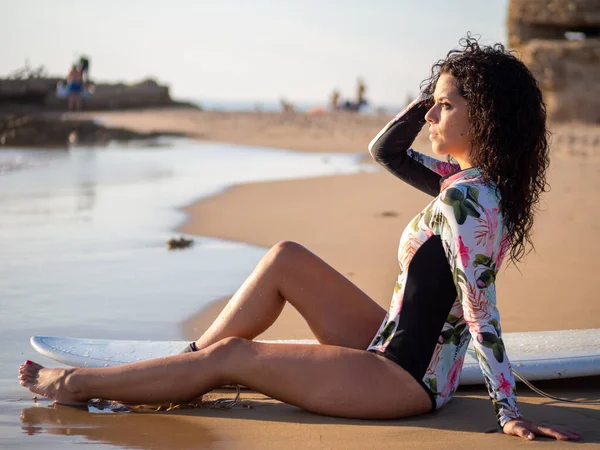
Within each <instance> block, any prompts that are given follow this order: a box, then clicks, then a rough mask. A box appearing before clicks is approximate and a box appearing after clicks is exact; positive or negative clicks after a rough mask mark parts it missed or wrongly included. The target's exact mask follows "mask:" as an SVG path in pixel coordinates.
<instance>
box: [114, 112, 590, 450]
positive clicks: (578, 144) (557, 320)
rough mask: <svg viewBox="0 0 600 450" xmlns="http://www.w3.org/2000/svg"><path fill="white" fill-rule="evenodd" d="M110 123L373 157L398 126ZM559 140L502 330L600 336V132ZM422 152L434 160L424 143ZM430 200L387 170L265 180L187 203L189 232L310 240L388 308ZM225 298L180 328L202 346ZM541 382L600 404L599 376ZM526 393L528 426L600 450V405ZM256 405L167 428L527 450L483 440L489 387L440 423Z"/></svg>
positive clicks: (375, 120)
mask: <svg viewBox="0 0 600 450" xmlns="http://www.w3.org/2000/svg"><path fill="white" fill-rule="evenodd" d="M103 117H104V120H105V121H106V122H107V123H108V124H114V125H115V126H123V127H129V128H132V129H135V130H137V131H178V132H184V133H187V134H188V135H191V136H194V137H197V138H202V139H208V140H213V141H223V142H231V143H240V144H248V145H261V146H267V147H269V146H270V147H279V148H288V149H295V150H300V151H340V152H361V153H364V154H366V147H367V144H368V142H369V140H370V139H371V138H372V137H373V136H374V135H375V134H376V133H377V132H378V131H379V129H380V128H381V127H382V126H383V125H384V124H385V123H386V121H387V120H389V117H383V116H379V117H361V116H356V115H351V114H335V115H328V114H326V115H323V116H306V115H302V114H299V115H288V116H285V115H281V114H258V113H218V112H200V111H190V110H185V109H178V110H165V111H144V112H117V113H108V114H104V115H103ZM554 130H555V131H556V132H557V136H556V137H555V140H554V142H555V145H554V147H553V153H552V163H551V170H550V173H549V179H548V181H549V183H550V185H551V186H552V190H551V191H550V192H549V193H547V194H546V195H545V196H544V198H543V202H542V205H541V207H542V211H541V212H540V214H539V217H538V220H537V223H536V226H535V234H534V240H535V241H534V242H535V244H536V252H535V253H531V254H530V255H529V256H527V257H526V259H525V261H524V263H523V264H522V265H521V266H520V267H519V270H517V269H515V268H509V269H505V270H503V271H502V272H501V274H500V276H499V279H498V304H499V309H500V311H501V314H502V326H503V330H504V331H528V330H557V329H569V328H600V306H599V303H598V301H597V295H598V292H599V291H600V277H598V276H597V272H598V269H599V267H600V265H599V264H598V262H597V255H598V254H600V239H598V233H599V232H600V210H599V208H598V207H597V204H598V194H600V158H599V155H600V139H599V136H600V128H599V127H589V126H584V125H580V124H578V125H572V124H571V125H566V126H560V127H559V126H557V127H555V128H554ZM414 148H415V149H417V150H419V151H424V152H426V153H427V152H428V148H429V144H428V141H427V140H426V138H424V136H423V135H421V136H419V138H418V139H417V141H416V142H415V145H414ZM428 201H429V200H428V198H427V196H426V195H425V194H421V193H419V192H417V191H416V190H414V189H413V188H411V187H409V186H407V185H405V184H403V183H401V182H399V181H397V180H396V179H394V178H393V177H392V176H390V175H389V174H387V173H386V172H384V171H381V172H377V173H362V174H357V175H352V176H336V177H326V178H319V179H310V180H292V181H282V182H274V183H255V184H248V185H241V186H234V187H232V188H230V189H229V190H228V191H226V192H224V193H223V194H220V195H218V196H215V197H212V198H208V199H204V200H202V201H199V202H197V203H195V204H192V205H190V206H189V207H188V208H187V212H188V213H189V220H188V221H187V223H185V224H184V225H183V227H182V228H181V229H182V231H184V232H186V233H192V234H199V235H205V236H213V237H219V238H225V239H230V240H235V241H244V242H249V243H253V244H258V245H262V246H265V247H269V246H271V245H273V244H275V243H276V242H278V241H281V240H293V241H297V242H300V243H302V244H303V245H305V246H306V247H308V248H309V249H311V250H312V251H314V252H315V253H317V254H318V255H320V256H321V257H322V258H323V259H325V260H326V261H327V262H329V263H330V264H331V265H332V266H334V267H335V268H336V269H338V270H339V271H340V272H342V273H343V274H345V275H346V276H347V277H348V278H349V279H350V280H352V281H353V282H355V283H356V284H357V285H358V286H359V287H360V288H361V289H363V290H364V291H365V292H366V293H367V294H369V295H370V296H371V297H372V298H373V299H375V300H376V301H377V302H378V303H380V304H381V305H383V306H385V307H387V305H388V303H389V301H390V298H391V293H392V289H393V286H394V281H395V278H396V276H397V261H396V251H397V244H398V239H399V237H400V234H401V233H402V230H403V229H404V227H405V225H406V224H407V222H408V221H409V220H410V219H411V218H412V217H413V216H414V215H415V214H416V213H417V212H419V211H420V210H421V209H422V207H423V205H424V204H426V202H428ZM224 301H225V300H223V301H221V302H217V303H215V304H214V305H213V306H211V307H209V308H208V309H206V310H204V311H201V312H200V313H199V314H198V315H197V316H196V317H192V318H190V319H189V320H187V321H186V322H185V323H184V324H183V326H184V332H185V334H186V336H187V337H188V338H190V339H191V338H196V337H198V335H199V334H200V333H201V332H202V331H203V330H204V329H205V328H206V326H207V325H208V324H209V323H210V321H212V319H213V318H214V317H215V316H216V315H217V314H218V312H219V311H220V309H221V308H222V306H223V302H224ZM262 337H265V338H304V337H311V335H310V331H309V329H308V327H307V326H306V325H305V324H304V322H303V321H302V319H301V317H300V316H299V315H298V314H297V313H296V312H295V311H293V310H291V309H290V308H286V310H285V311H284V314H283V315H282V317H281V318H280V320H279V321H278V322H277V323H276V325H275V326H274V327H273V328H272V329H270V330H269V331H267V332H266V333H265V334H264V335H263V336H262ZM544 386H546V387H548V389H551V390H552V392H553V393H554V394H556V395H561V396H568V397H572V398H579V399H598V398H600V377H597V378H590V379H587V380H584V381H581V380H577V381H571V382H564V381H563V382H562V383H556V382H555V383H551V384H544ZM519 393H520V406H521V409H522V411H523V413H524V415H525V416H526V417H528V418H530V419H533V420H544V421H548V422H551V423H556V424H561V425H567V426H571V427H572V428H574V429H577V430H578V431H580V432H582V433H583V436H584V441H585V442H588V443H595V444H598V443H600V407H598V406H583V405H560V404H558V403H556V402H550V401H547V400H545V399H542V398H540V397H538V396H537V395H535V394H531V393H530V392H529V391H528V390H527V388H525V387H524V386H520V388H519ZM252 402H254V403H253V405H254V407H253V408H252V409H248V408H243V407H237V408H235V409H234V410H233V411H228V412H210V413H204V412H201V413H198V412H197V411H193V412H186V413H185V414H181V415H180V414H172V415H171V417H172V418H173V420H172V421H171V422H169V423H171V424H172V425H170V426H166V430H169V429H170V430H171V431H172V433H173V435H176V434H177V433H178V429H179V428H181V427H184V428H185V427H186V426H189V427H197V428H198V432H199V433H200V434H199V438H200V439H202V438H201V436H205V437H206V439H207V441H206V444H207V446H210V444H209V441H210V443H212V444H214V446H215V447H216V448H235V447H237V446H239V447H246V448H323V447H324V448H340V449H342V448H371V447H373V448H397V447H398V446H399V445H400V446H402V447H407V448H412V447H418V448H429V447H434V446H435V447H437V446H439V447H442V446H443V447H446V448H447V447H452V446H459V445H460V446H466V447H484V446H485V447H496V446H497V447H501V446H502V447H506V446H510V447H512V446H518V445H530V444H529V443H526V442H524V441H521V440H518V439H516V438H509V437H503V436H501V435H499V434H494V435H484V434H483V433H486V432H487V431H489V430H495V427H494V424H495V422H494V414H493V409H492V406H491V403H490V402H489V400H488V399H487V395H486V393H485V390H484V389H483V388H475V389H461V391H459V393H458V395H457V398H456V399H455V400H454V401H453V402H451V403H450V404H449V405H448V406H447V407H445V408H443V409H442V410H440V411H438V412H436V413H435V414H433V415H429V416H426V417H420V418H415V419H410V420H402V421H391V422H382V421H368V422H367V421H347V420H339V419H332V418H326V417H320V416H316V415H312V414H309V413H306V412H303V411H300V410H298V409H297V408H293V407H290V406H288V405H284V404H281V403H278V402H274V401H272V400H265V399H262V400H261V399H260V397H257V398H256V399H254V400H252ZM175 419H181V420H175ZM254 421H259V423H260V426H256V424H255V423H254ZM145 426H147V427H148V428H151V425H149V424H146V425H145ZM114 432H115V433H117V432H118V431H114ZM174 439H176V438H174ZM190 439H193V438H190ZM190 442H191V441H190ZM545 445H552V444H545ZM554 445H559V444H558V443H556V444H554ZM560 445H563V444H560ZM563 446H564V445H563ZM183 447H185V445H183V446H182V447H181V448H183ZM173 448H177V447H176V446H173Z"/></svg>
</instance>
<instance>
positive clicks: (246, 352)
mask: <svg viewBox="0 0 600 450" xmlns="http://www.w3.org/2000/svg"><path fill="white" fill-rule="evenodd" d="M251 345H252V341H250V340H248V339H244V338H240V337H227V338H225V339H221V340H220V341H218V342H217V343H215V344H213V345H211V346H210V347H208V348H207V350H208V351H209V352H210V353H211V357H212V358H214V359H216V361H215V365H216V366H217V367H219V369H220V370H219V372H220V374H219V375H220V376H219V378H220V380H219V381H220V383H221V384H233V383H236V382H237V381H236V376H235V375H236V373H237V372H238V370H239V367H240V364H241V365H242V366H244V365H247V364H248V362H249V361H250V360H251V358H250V353H251V351H252V350H251Z"/></svg>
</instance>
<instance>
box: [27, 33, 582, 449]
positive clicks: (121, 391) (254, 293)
mask: <svg viewBox="0 0 600 450" xmlns="http://www.w3.org/2000/svg"><path fill="white" fill-rule="evenodd" d="M425 122H427V123H428V124H429V131H430V139H431V142H432V147H433V150H434V152H435V153H436V154H439V155H449V156H451V157H452V158H453V161H454V162H452V163H450V162H449V163H446V162H441V161H437V160H434V159H432V158H429V157H426V156H424V155H421V154H418V153H416V152H414V151H412V150H410V149H409V148H408V147H409V145H410V144H411V143H412V141H413V140H414V138H415V136H416V135H417V133H418V132H419V130H420V129H421V128H422V126H423V125H424V124H425ZM370 151H371V154H372V155H373V157H374V158H375V159H376V160H377V161H379V162H380V163H381V164H383V165H384V166H385V167H386V168H387V169H388V170H390V171H391V172H392V173H394V174H395V175H397V176H398V177H400V178H401V179H403V180H404V181H406V182H408V183H410V184H412V185H413V186H415V187H417V188H419V189H421V190H422V191H424V192H427V193H429V194H431V195H432V196H434V197H435V198H434V199H433V201H432V202H431V203H430V204H429V205H428V206H427V207H426V208H425V209H424V210H423V212H422V213H420V214H419V215H418V216H417V217H415V219H414V220H413V221H412V222H411V223H410V224H409V226H408V227H407V228H406V230H405V231H404V233H403V235H402V238H401V241H400V249H399V260H400V275H399V277H398V282H397V284H396V288H395V289H394V295H393V297H392V304H391V307H390V310H389V311H388V312H387V314H386V312H385V311H384V310H383V309H382V308H381V307H380V306H378V305H377V304H376V303H375V302H374V301H373V300H371V299H370V298H369V297H368V296H367V295H366V294H364V293H363V292H362V291H360V290H359V289H358V288H357V287H356V286H354V285H353V284H352V283H351V282H350V281H349V280H347V279H346V278H345V277H344V276H342V275H341V274H340V273H338V272H337V271H335V270H334V269H333V268H331V267H330V266H328V265H327V264H326V263H325V262H323V261H322V260H321V259H319V258H318V257H317V256H315V255H314V254H312V253H310V252H309V251H308V250H306V249H305V248H303V247H301V246H300V245H298V244H295V243H291V242H282V243H279V244H277V245H275V246H274V247H273V248H272V249H271V250H270V251H269V252H268V253H267V254H266V255H265V257H264V258H263V259H262V260H261V262H260V263H259V264H258V266H257V267H256V268H255V270H254V271H253V272H252V274H251V275H250V276H249V277H248V279H247V280H246V281H245V282H244V284H243V285H242V286H241V288H240V289H239V290H238V291H237V292H236V294H235V295H234V296H233V298H232V299H231V300H230V302H229V303H228V305H227V306H226V307H225V309H224V310H223V312H222V313H221V314H220V316H219V317H218V318H217V320H216V321H215V322H214V323H213V324H212V325H211V326H210V327H209V329H208V330H207V331H206V332H205V333H204V335H203V336H201V337H200V339H199V340H198V341H196V342H193V343H191V344H190V346H189V348H188V349H186V350H185V351H184V352H183V353H182V354H181V355H176V356H172V357H168V358H163V359H159V360H152V361H147V362H142V363H137V364H132V365H128V366H121V367H114V368H106V369H45V368H42V367H41V366H40V365H38V364H35V363H31V362H30V361H27V362H26V364H24V365H23V366H21V368H20V376H19V378H20V382H21V384H22V385H23V386H26V387H28V388H29V389H30V390H31V391H32V392H35V393H37V394H40V395H43V396H46V397H50V398H52V399H54V400H56V401H57V402H61V403H76V402H81V401H86V400H88V399H90V398H108V399H115V400H120V401H124V402H132V403H160V402H171V401H173V402H174V401H186V400H190V399H193V398H196V397H198V396H199V395H201V394H203V393H205V392H208V391H210V390H211V389H213V388H215V387H218V386H221V385H224V384H234V383H238V384H243V385H245V386H248V387H250V388H253V389H255V390H257V391H259V392H262V393H264V394H266V395H268V396H270V397H273V398H276V399H279V400H281V401H284V402H287V403H291V404H294V405H297V406H300V407H302V408H305V409H307V410H309V411H313V412H316V413H319V414H326V415H333V416H341V417H349V418H365V419H367V418H369V419H387V418H400V417H408V416H413V415H417V414H424V413H426V412H429V411H431V410H433V409H436V408H440V407H441V406H443V405H444V404H445V403H447V402H448V400H450V398H451V397H452V395H453V393H454V391H455V389H456V387H457V385H458V379H459V375H460V371H461V368H462V362H463V358H464V355H465V352H466V348H467V345H468V343H469V341H470V338H471V336H473V338H474V347H475V349H476V353H477V356H478V358H479V361H480V365H481V368H482V370H483V373H484V376H485V380H486V383H487V385H488V388H489V393H490V396H491V398H492V401H493V403H494V406H495V408H496V413H497V417H498V423H499V425H500V426H501V427H502V429H503V431H504V433H506V434H512V435H518V436H521V437H524V438H528V439H533V436H534V434H539V435H547V436H551V437H555V438H557V439H577V438H578V437H579V436H578V434H577V433H574V432H572V431H569V430H564V429H558V428H554V427H550V426H542V425H536V424H534V423H532V422H529V421H526V420H524V419H523V418H522V417H521V416H520V413H519V411H518V409H517V406H516V396H515V389H514V387H515V383H514V379H513V377H512V374H511V370H510V365H509V362H508V358H507V356H506V353H505V351H504V345H503V343H502V339H501V332H500V322H499V316H498V311H497V309H496V306H495V277H496V273H497V271H498V269H499V267H500V265H501V263H502V261H503V259H504V257H505V255H506V254H507V252H509V255H510V258H511V259H512V260H513V261H518V260H519V258H520V257H522V256H523V253H524V247H525V244H526V243H527V242H528V241H529V240H530V232H531V226H532V220H533V212H534V207H535V206H536V204H537V202H538V198H539V195H540V193H541V192H542V191H543V190H544V188H545V171H546V167H547V164H548V146H547V141H546V128H545V106H544V104H543V102H542V97H541V94H540V91H539V89H538V86H537V83H536V81H535V79H534V78H533V77H532V75H531V74H530V72H529V71H528V70H527V68H526V67H525V66H524V65H523V64H522V63H521V62H519V61H518V60H517V59H515V58H514V57H513V56H511V55H510V54H509V53H507V52H506V51H505V50H504V48H503V47H502V46H500V45H496V46H494V47H481V48H480V47H479V46H478V44H477V42H476V41H473V40H471V39H467V40H466V42H465V45H464V48H463V50H462V51H452V52H450V53H449V54H448V57H447V58H446V59H445V60H443V61H441V62H439V63H438V64H436V65H434V67H433V70H432V76H431V78H430V79H429V80H428V82H427V83H426V86H425V87H424V89H423V95H421V96H420V97H419V98H418V99H417V100H416V101H415V102H413V103H412V104H411V105H409V106H408V107H407V108H406V109H405V110H404V111H402V112H401V113H400V114H399V115H398V116H397V117H396V118H395V119H393V120H392V121H391V122H390V123H389V124H388V125H387V126H386V127H385V128H384V129H383V130H382V131H381V132H380V133H379V135H378V136H377V137H376V138H375V139H374V140H373V142H371V145H370ZM286 302H290V303H291V304H292V305H293V306H294V307H295V308H296V309H297V310H298V311H299V312H300V313H301V314H302V316H303V317H304V319H306V321H307V322H308V325H309V326H310V328H311V330H312V331H313V332H314V334H315V336H316V337H317V339H318V340H319V342H320V343H321V345H281V344H279V345H278V344H266V343H258V342H253V341H252V339H253V338H254V337H256V336H257V335H259V334H260V333H262V332H263V331H264V330H266V329H267V328H268V327H269V326H270V325H271V324H272V323H273V322H274V321H275V320H276V318H277V317H278V315H279V314H280V312H281V310H282V308H283V306H284V304H285V303H286Z"/></svg>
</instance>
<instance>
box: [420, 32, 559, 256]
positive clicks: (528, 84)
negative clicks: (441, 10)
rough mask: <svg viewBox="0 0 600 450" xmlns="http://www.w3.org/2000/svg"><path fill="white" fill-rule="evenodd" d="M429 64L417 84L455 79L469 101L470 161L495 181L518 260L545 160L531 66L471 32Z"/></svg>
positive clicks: (431, 85) (427, 86)
mask: <svg viewBox="0 0 600 450" xmlns="http://www.w3.org/2000/svg"><path fill="white" fill-rule="evenodd" d="M459 44H460V46H461V47H462V48H461V49H455V50H451V51H450V52H449V53H448V54H447V55H446V58H445V59H443V60H440V61H438V62H437V63H436V64H434V65H433V67H432V69H431V76H430V77H429V78H428V79H426V80H424V81H423V83H422V84H421V90H422V91H423V93H425V94H433V92H434V90H435V85H436V83H437V81H438V79H439V77H440V75H441V74H444V73H447V74H450V75H452V76H453V77H454V78H455V79H456V84H457V88H458V91H459V92H460V94H461V95H462V96H463V97H464V98H465V99H466V100H467V104H468V114H469V128H470V130H469V136H470V141H471V143H472V145H473V149H472V150H471V153H470V155H469V156H470V162H471V165H472V166H474V167H478V168H480V169H481V170H482V172H483V178H484V181H486V182H488V183H489V182H490V181H491V182H493V183H495V185H496V189H497V192H498V191H499V196H500V209H501V212H502V215H503V217H504V223H505V226H506V227H507V229H508V234H509V236H510V238H511V248H510V260H511V262H512V263H513V264H516V263H518V262H520V260H521V258H522V257H523V256H524V255H525V254H526V251H525V249H526V247H527V244H529V245H530V246H531V248H532V249H533V248H534V246H533V242H532V240H531V234H532V227H533V219H534V215H535V212H536V211H537V209H538V205H539V200H540V195H541V194H542V192H545V191H547V187H548V184H547V183H546V170H547V168H548V164H549V156H548V150H549V149H548V146H549V144H548V141H549V137H550V133H549V132H548V130H547V128H546V105H545V103H544V100H543V98H542V93H541V92H540V89H539V86H538V83H537V81H536V79H535V77H534V76H533V75H532V73H531V72H530V71H529V69H528V68H527V67H526V66H525V64H523V63H522V62H521V61H520V60H519V59H517V58H516V57H515V56H514V54H513V53H512V52H511V51H509V50H506V49H505V48H504V46H503V45H502V44H494V45H492V46H480V45H479V43H478V40H477V39H475V38H472V37H471V35H470V34H467V37H465V38H463V39H461V40H460V41H459Z"/></svg>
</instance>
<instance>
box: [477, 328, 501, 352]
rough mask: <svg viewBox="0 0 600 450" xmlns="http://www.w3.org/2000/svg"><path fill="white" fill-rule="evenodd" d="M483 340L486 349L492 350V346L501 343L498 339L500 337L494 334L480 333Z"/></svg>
mask: <svg viewBox="0 0 600 450" xmlns="http://www.w3.org/2000/svg"><path fill="white" fill-rule="evenodd" d="M479 334H480V335H481V337H482V339H483V341H482V342H481V344H482V345H483V346H484V347H487V348H492V346H494V345H496V344H498V343H500V339H498V336H496V335H495V334H494V333H488V332H486V331H482V332H481V333H479Z"/></svg>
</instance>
